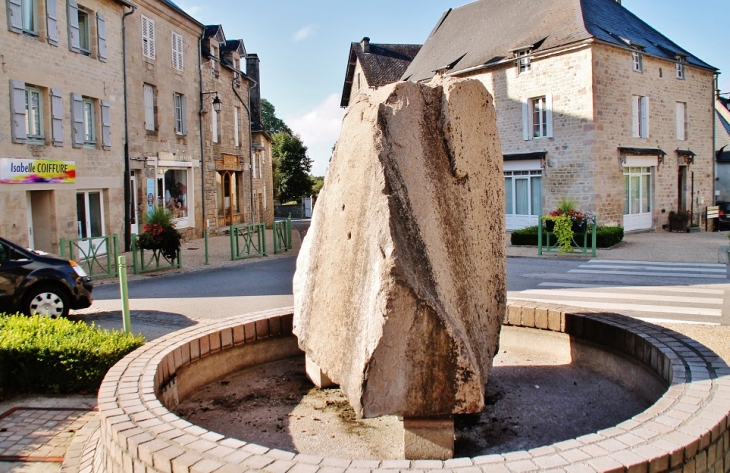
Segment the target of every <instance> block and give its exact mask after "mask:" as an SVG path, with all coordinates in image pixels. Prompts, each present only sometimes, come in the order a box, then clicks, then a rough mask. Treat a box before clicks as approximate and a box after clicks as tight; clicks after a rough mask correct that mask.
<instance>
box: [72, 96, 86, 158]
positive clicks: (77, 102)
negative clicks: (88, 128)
mask: <svg viewBox="0 0 730 473" xmlns="http://www.w3.org/2000/svg"><path fill="white" fill-rule="evenodd" d="M71 123H72V125H73V127H72V130H71V146H73V147H74V148H82V147H83V146H84V98H83V97H82V96H81V94H73V93H72V94H71Z"/></svg>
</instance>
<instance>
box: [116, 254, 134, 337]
mask: <svg viewBox="0 0 730 473" xmlns="http://www.w3.org/2000/svg"><path fill="white" fill-rule="evenodd" d="M118 260H119V292H120V294H121V296H122V325H123V327H124V333H132V320H131V319H130V317H129V291H128V290H127V259H126V258H125V257H124V255H122V256H120V257H119V258H118Z"/></svg>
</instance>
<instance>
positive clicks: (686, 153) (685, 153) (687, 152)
mask: <svg viewBox="0 0 730 473" xmlns="http://www.w3.org/2000/svg"><path fill="white" fill-rule="evenodd" d="M677 154H678V155H680V156H687V157H689V158H694V157H695V156H697V155H696V154H694V152H692V151H690V150H683V149H678V150H677Z"/></svg>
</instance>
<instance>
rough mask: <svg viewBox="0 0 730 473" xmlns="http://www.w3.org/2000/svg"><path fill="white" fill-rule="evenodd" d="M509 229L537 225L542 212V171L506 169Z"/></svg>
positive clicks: (507, 220) (505, 185)
mask: <svg viewBox="0 0 730 473" xmlns="http://www.w3.org/2000/svg"><path fill="white" fill-rule="evenodd" d="M504 192H505V205H506V218H505V224H506V226H507V231H512V230H519V229H521V228H525V227H530V226H533V225H537V223H538V219H539V218H540V215H541V214H542V171H538V170H531V171H505V172H504Z"/></svg>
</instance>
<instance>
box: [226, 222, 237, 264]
mask: <svg viewBox="0 0 730 473" xmlns="http://www.w3.org/2000/svg"><path fill="white" fill-rule="evenodd" d="M228 234H229V235H230V237H231V260H235V259H236V250H235V249H234V247H233V239H234V238H235V239H236V240H238V235H235V230H234V228H233V225H231V226H230V227H228Z"/></svg>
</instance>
